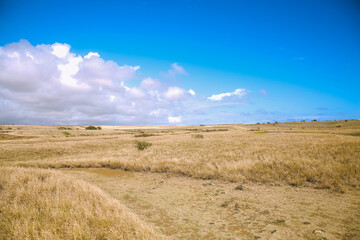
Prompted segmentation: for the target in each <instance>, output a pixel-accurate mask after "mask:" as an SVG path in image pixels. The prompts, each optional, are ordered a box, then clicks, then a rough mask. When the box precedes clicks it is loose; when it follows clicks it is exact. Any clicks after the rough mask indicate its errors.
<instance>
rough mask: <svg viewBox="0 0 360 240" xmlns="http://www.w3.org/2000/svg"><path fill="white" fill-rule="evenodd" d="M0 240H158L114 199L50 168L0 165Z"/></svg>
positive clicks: (151, 231) (147, 227)
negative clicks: (23, 167) (6, 166)
mask: <svg viewBox="0 0 360 240" xmlns="http://www.w3.org/2000/svg"><path fill="white" fill-rule="evenodd" d="M0 239H159V237H157V236H156V235H155V233H154V232H153V230H152V229H151V228H150V227H149V226H147V225H146V224H144V223H143V222H141V221H140V220H138V219H137V217H136V216H135V215H133V214H131V213H130V212H129V211H128V210H127V209H126V208H125V207H124V206H122V205H121V204H119V203H118V202H117V201H116V200H115V199H113V198H111V197H110V196H109V195H107V194H105V193H103V192H102V191H101V190H99V189H98V188H96V187H93V186H91V185H89V184H87V183H85V182H83V181H79V180H76V179H74V178H71V177H68V176H64V175H62V174H60V173H56V172H54V171H50V170H41V169H21V168H4V167H2V168H0Z"/></svg>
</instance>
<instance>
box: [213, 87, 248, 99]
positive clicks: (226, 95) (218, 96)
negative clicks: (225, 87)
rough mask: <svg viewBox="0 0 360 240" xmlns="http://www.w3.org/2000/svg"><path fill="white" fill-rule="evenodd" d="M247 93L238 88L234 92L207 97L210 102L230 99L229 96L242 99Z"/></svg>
mask: <svg viewBox="0 0 360 240" xmlns="http://www.w3.org/2000/svg"><path fill="white" fill-rule="evenodd" d="M247 93H248V91H247V90H246V89H244V88H239V89H236V90H235V91H234V92H227V93H219V94H214V95H212V96H210V97H208V99H209V100H212V101H221V100H223V99H224V98H227V97H231V96H238V97H242V96H244V95H246V94H247Z"/></svg>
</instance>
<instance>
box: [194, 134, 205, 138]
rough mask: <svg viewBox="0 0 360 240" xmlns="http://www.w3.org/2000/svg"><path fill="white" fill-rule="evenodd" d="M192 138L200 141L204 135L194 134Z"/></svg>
mask: <svg viewBox="0 0 360 240" xmlns="http://www.w3.org/2000/svg"><path fill="white" fill-rule="evenodd" d="M192 136H193V138H197V139H201V138H204V135H202V134H195V135H192Z"/></svg>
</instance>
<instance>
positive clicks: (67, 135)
mask: <svg viewBox="0 0 360 240" xmlns="http://www.w3.org/2000/svg"><path fill="white" fill-rule="evenodd" d="M62 133H63V134H64V135H65V137H70V135H71V134H70V133H68V132H62Z"/></svg>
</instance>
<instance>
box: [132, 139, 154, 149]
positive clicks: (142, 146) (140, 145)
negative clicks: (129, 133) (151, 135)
mask: <svg viewBox="0 0 360 240" xmlns="http://www.w3.org/2000/svg"><path fill="white" fill-rule="evenodd" d="M151 145H152V143H149V142H146V141H135V147H136V148H137V149H138V150H145V149H147V148H148V147H150V146H151Z"/></svg>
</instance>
